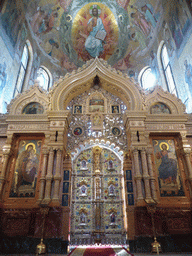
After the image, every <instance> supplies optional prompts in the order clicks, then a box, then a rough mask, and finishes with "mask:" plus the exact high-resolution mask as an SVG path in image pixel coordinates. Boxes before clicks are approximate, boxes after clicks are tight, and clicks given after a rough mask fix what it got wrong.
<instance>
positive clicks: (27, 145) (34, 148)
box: [25, 142, 36, 153]
mask: <svg viewBox="0 0 192 256" xmlns="http://www.w3.org/2000/svg"><path fill="white" fill-rule="evenodd" d="M29 146H32V147H33V150H34V151H35V153H36V147H35V144H34V143H32V142H31V143H28V144H26V146H25V150H27V148H28V147H29Z"/></svg>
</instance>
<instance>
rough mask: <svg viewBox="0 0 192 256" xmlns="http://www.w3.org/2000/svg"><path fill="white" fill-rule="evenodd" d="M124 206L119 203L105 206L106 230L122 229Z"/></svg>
mask: <svg viewBox="0 0 192 256" xmlns="http://www.w3.org/2000/svg"><path fill="white" fill-rule="evenodd" d="M121 209H122V205H121V204H118V203H113V204H105V205H104V225H105V230H106V231H108V230H114V229H115V230H120V229H122V220H123V218H122V211H121Z"/></svg>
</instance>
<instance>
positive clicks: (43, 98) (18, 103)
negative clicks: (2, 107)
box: [7, 84, 49, 115]
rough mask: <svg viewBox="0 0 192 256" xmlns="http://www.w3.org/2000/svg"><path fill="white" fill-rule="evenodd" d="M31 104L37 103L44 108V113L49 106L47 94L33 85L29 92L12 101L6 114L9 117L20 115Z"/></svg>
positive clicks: (36, 85)
mask: <svg viewBox="0 0 192 256" xmlns="http://www.w3.org/2000/svg"><path fill="white" fill-rule="evenodd" d="M31 102H37V103H39V104H40V105H42V106H43V108H44V113H46V112H47V110H48V106H49V98H48V93H46V92H45V91H44V90H43V89H42V88H41V87H39V85H38V84H35V85H34V86H33V87H31V88H30V89H29V90H27V91H25V92H23V93H22V94H19V95H18V96H17V97H16V98H15V99H13V100H12V101H11V103H10V105H9V106H8V109H7V111H8V113H9V114H11V115H21V114H22V111H23V109H24V108H25V107H26V106H27V105H28V104H29V103H31Z"/></svg>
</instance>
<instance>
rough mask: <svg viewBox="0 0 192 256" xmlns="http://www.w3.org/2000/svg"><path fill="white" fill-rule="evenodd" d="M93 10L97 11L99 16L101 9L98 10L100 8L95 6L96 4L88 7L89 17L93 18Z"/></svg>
mask: <svg viewBox="0 0 192 256" xmlns="http://www.w3.org/2000/svg"><path fill="white" fill-rule="evenodd" d="M94 8H97V10H98V15H100V14H101V8H100V6H99V5H97V4H93V5H92V6H91V7H90V9H89V13H90V15H91V16H93V14H92V10H93V9H94Z"/></svg>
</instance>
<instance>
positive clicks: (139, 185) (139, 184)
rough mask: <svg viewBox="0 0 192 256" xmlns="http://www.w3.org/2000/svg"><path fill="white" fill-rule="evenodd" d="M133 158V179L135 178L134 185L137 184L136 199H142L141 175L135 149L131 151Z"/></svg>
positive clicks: (137, 153)
mask: <svg viewBox="0 0 192 256" xmlns="http://www.w3.org/2000/svg"><path fill="white" fill-rule="evenodd" d="M133 159H134V168H135V174H136V175H135V179H136V186H137V200H143V199H144V198H143V194H142V185H141V180H142V175H141V173H140V170H139V152H138V150H137V149H135V150H134V151H133Z"/></svg>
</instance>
